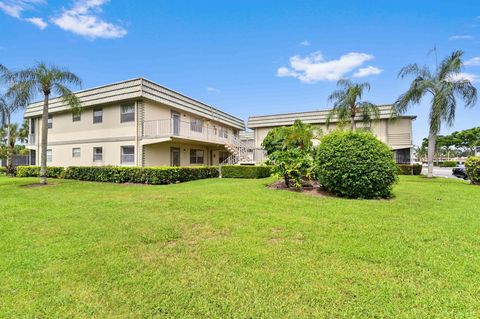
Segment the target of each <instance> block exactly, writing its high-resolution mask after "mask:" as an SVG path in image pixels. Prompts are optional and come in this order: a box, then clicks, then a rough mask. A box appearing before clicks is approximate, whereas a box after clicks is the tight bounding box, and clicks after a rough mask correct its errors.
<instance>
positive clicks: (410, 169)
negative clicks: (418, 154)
mask: <svg viewBox="0 0 480 319" xmlns="http://www.w3.org/2000/svg"><path fill="white" fill-rule="evenodd" d="M421 173H422V165H421V164H413V165H410V164H397V174H398V175H420V174H421Z"/></svg>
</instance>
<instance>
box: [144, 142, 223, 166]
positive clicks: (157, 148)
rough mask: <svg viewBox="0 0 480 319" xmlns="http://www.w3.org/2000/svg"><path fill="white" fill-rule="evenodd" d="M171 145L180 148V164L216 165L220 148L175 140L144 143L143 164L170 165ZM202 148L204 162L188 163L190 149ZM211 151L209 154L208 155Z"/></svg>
mask: <svg viewBox="0 0 480 319" xmlns="http://www.w3.org/2000/svg"><path fill="white" fill-rule="evenodd" d="M172 147H175V148H179V149H180V166H195V165H218V158H219V152H220V149H219V148H218V147H210V146H208V145H201V144H187V143H176V142H164V143H158V144H151V145H145V147H144V158H145V166H170V165H171V163H170V149H171V148H172ZM191 149H197V150H203V151H204V152H205V153H204V164H191V163H190V150H191ZM210 152H211V155H210Z"/></svg>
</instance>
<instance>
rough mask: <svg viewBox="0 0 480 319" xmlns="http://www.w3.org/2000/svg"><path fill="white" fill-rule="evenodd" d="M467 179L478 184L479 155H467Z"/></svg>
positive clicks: (479, 180)
mask: <svg viewBox="0 0 480 319" xmlns="http://www.w3.org/2000/svg"><path fill="white" fill-rule="evenodd" d="M465 170H466V172H467V176H468V179H470V180H471V181H472V183H473V184H476V185H480V156H476V157H475V156H474V157H469V158H468V159H467V161H466V162H465Z"/></svg>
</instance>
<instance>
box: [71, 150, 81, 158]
mask: <svg viewBox="0 0 480 319" xmlns="http://www.w3.org/2000/svg"><path fill="white" fill-rule="evenodd" d="M77 151H78V152H77ZM81 156H82V150H81V149H80V147H73V148H72V158H80V157H81Z"/></svg>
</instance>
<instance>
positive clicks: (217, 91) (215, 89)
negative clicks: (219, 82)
mask: <svg viewBox="0 0 480 319" xmlns="http://www.w3.org/2000/svg"><path fill="white" fill-rule="evenodd" d="M207 91H208V92H214V93H220V89H217V88H214V87H208V88H207Z"/></svg>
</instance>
